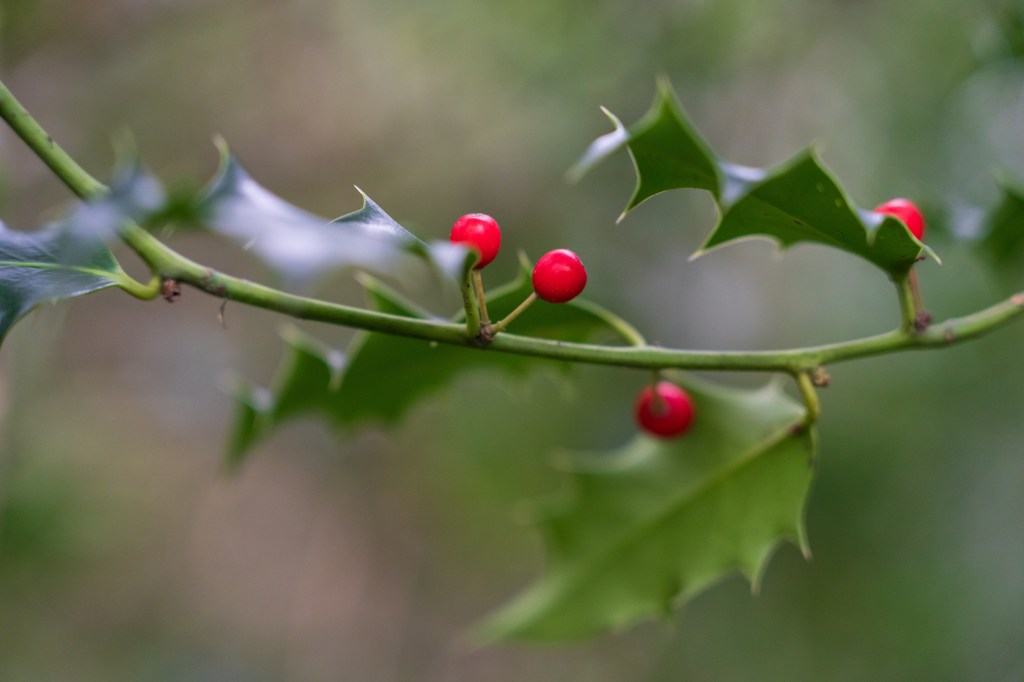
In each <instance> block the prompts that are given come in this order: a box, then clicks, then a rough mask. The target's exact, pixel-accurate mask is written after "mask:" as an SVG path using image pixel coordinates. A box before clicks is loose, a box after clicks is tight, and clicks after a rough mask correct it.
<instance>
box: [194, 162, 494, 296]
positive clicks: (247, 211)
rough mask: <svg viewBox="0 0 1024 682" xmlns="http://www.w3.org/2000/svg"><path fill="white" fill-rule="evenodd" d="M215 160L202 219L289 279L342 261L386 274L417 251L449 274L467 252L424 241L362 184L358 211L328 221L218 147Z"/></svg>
mask: <svg viewBox="0 0 1024 682" xmlns="http://www.w3.org/2000/svg"><path fill="white" fill-rule="evenodd" d="M222 153H223V156H222V160H221V168H220V171H219V172H218V175H217V177H216V178H215V179H214V181H213V183H212V184H211V186H210V188H209V189H208V190H207V192H206V195H205V196H204V197H203V198H202V200H201V202H200V213H201V215H202V221H203V223H204V224H205V225H206V226H207V227H208V228H209V229H211V230H212V231H214V232H216V233H218V234H221V235H224V236H226V237H229V238H230V239H233V240H235V241H237V242H240V243H241V244H242V245H243V246H244V248H245V249H247V250H251V251H252V252H253V253H255V254H256V255H257V256H258V257H259V258H260V259H261V260H263V261H264V262H265V263H266V264H267V265H269V266H270V267H271V268H273V269H274V270H275V271H277V272H278V273H280V274H282V275H283V276H285V277H287V278H289V279H291V280H293V281H306V280H310V279H313V278H315V277H317V276H319V275H321V274H324V273H326V272H329V271H332V270H337V269H341V268H345V267H355V268H360V269H367V270H371V271H374V272H378V273H387V274H394V273H397V272H400V271H402V270H403V269H405V268H407V267H409V265H410V263H411V262H412V261H414V260H415V258H414V257H417V256H418V257H419V258H421V259H424V260H426V261H427V262H428V263H429V264H430V265H431V266H433V267H435V268H437V269H439V270H441V271H443V272H444V273H446V274H447V275H449V276H451V277H452V278H458V276H459V274H460V272H461V271H462V269H463V267H464V263H465V262H466V261H467V260H468V259H470V258H473V257H475V256H472V255H471V253H472V252H471V251H470V250H469V249H465V248H463V247H459V246H455V245H451V244H448V243H447V242H445V243H443V244H427V243H425V242H423V241H421V240H420V239H418V238H417V237H416V236H415V235H413V234H412V233H411V232H409V231H408V230H406V229H405V228H404V227H402V226H401V225H399V224H398V223H397V222H395V221H394V220H393V219H392V218H391V216H389V215H388V214H387V213H385V212H384V210H383V209H381V207H380V206H378V205H377V204H376V203H375V202H374V201H373V200H372V199H370V197H368V196H366V194H365V193H363V191H362V190H359V188H358V187H357V188H356V189H357V190H358V191H359V193H360V194H361V195H362V197H363V206H362V208H360V209H359V210H358V211H354V212H353V213H349V214H347V215H344V216H341V217H340V218H337V219H335V220H333V221H328V220H326V219H324V218H321V217H319V216H316V215H313V214H312V213H308V212H306V211H304V210H302V209H300V208H297V207H296V206H293V205H292V204H289V203H288V202H286V201H284V200H283V199H281V198H280V197H278V196H276V195H274V194H272V193H270V192H269V191H267V190H266V189H265V188H263V187H262V186H261V185H259V184H258V183H257V182H256V181H255V180H253V179H252V177H251V176H250V175H249V174H248V173H247V172H246V171H245V169H244V168H242V166H241V165H240V164H239V163H238V161H237V159H235V157H233V156H231V155H230V154H229V153H228V152H227V151H226V150H222Z"/></svg>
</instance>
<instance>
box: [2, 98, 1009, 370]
mask: <svg viewBox="0 0 1024 682" xmlns="http://www.w3.org/2000/svg"><path fill="white" fill-rule="evenodd" d="M0 118H3V119H4V120H5V121H7V123H8V124H9V125H10V126H11V128H12V129H13V130H14V131H15V133H17V134H18V136H19V137H21V138H22V139H23V140H24V141H25V142H26V143H27V144H28V145H29V147H31V148H32V150H33V151H34V152H35V153H36V154H37V155H38V156H39V157H40V158H41V159H42V160H43V161H44V162H45V163H46V165H48V166H49V167H50V168H51V169H52V170H53V172H54V173H55V174H56V175H57V177H58V178H60V179H61V181H63V182H64V184H66V185H67V186H68V188H70V189H71V191H72V192H74V193H75V194H77V195H78V196H79V197H82V198H83V199H88V198H91V197H95V196H98V195H100V194H102V193H103V192H105V191H106V188H105V187H104V186H103V184H102V183H100V182H99V181H97V180H96V179H94V178H93V177H92V176H91V175H89V174H88V173H87V172H86V171H85V170H84V169H82V168H81V166H79V165H78V164H77V163H76V162H75V161H74V159H72V158H71V157H70V156H68V155H67V154H66V153H65V152H64V150H62V149H61V148H60V147H59V146H58V145H57V144H55V143H54V142H53V141H52V140H51V139H50V137H49V135H47V134H46V132H45V131H44V130H43V129H42V128H41V127H40V126H39V124H38V123H37V122H36V121H35V120H34V119H33V118H32V117H31V116H30V115H29V114H28V113H27V112H26V111H25V109H24V108H23V107H22V106H21V105H20V104H19V103H18V102H17V100H16V99H15V98H14V96H13V95H12V94H11V93H10V91H9V90H8V89H7V88H6V87H4V85H3V83H2V82H0ZM121 236H122V238H123V239H124V241H125V243H126V244H127V245H128V246H129V247H131V249H132V250H133V251H135V253H137V254H138V255H139V257H140V258H142V260H143V261H145V263H146V264H148V265H149V266H150V268H151V269H152V270H153V272H154V273H157V274H158V275H159V276H160V277H163V278H170V279H174V280H177V281H179V282H181V283H184V284H189V285H191V286H193V287H196V288H197V289H200V290H202V291H205V292H207V293H209V294H212V295H214V296H216V297H218V298H221V299H227V300H232V301H237V302H239V303H245V304H248V305H252V306H256V307H259V308H264V309H266V310H272V311H275V312H279V313H282V314H284V315H290V316H292V317H296V318H300V319H308V320H317V321H320V322H327V323H330V324H337V325H343V326H347V327H354V328H358V329H365V330H367V331H373V332H380V333H384V334H395V335H399V336H406V337H411V338H417V339H424V340H428V341H433V342H438V343H446V344H451V345H456V346H465V347H467V348H474V349H477V350H478V351H482V352H487V351H494V352H501V353H512V354H517V355H526V356H532V357H538V358H547V359H552V360H567V361H570V362H579V363H589V364H598V365H616V366H620V367H632V368H640V369H652V370H658V369H702V370H744V371H758V372H788V373H790V374H794V375H797V374H799V373H803V372H812V371H814V370H815V369H816V368H818V367H819V366H821V365H826V364H829V363H833V362H841V361H846V360H853V359H855V358H863V357H868V356H872V355H882V354H886V353H894V352H898V351H904V350H923V349H933V348H944V347H946V346H949V345H951V344H955V343H960V342H963V341H966V340H968V339H972V338H975V337H978V336H981V335H982V334H985V333H987V332H989V331H992V330H994V329H996V328H998V327H1000V326H1002V325H1004V324H1006V323H1008V322H1010V321H1011V320H1015V319H1017V318H1019V317H1022V316H1024V292H1022V293H1018V294H1014V295H1013V296H1011V297H1010V298H1008V299H1007V300H1005V301H1002V302H1001V303H997V304H995V305H993V306H990V307H989V308H985V309H984V310H981V311H978V312H976V313H973V314H971V315H967V316H964V317H960V318H955V319H951V320H947V321H945V322H943V323H937V324H933V325H932V326H931V327H929V328H928V329H927V330H925V331H922V332H920V333H916V334H915V333H913V325H912V324H911V325H909V326H908V325H907V324H906V322H907V321H908V320H910V319H911V318H910V317H908V315H907V313H906V312H904V325H903V327H902V328H900V329H897V330H894V331H891V332H887V333H885V334H879V335H877V336H869V337H866V338H861V339H854V340H850V341H843V342H840V343H833V344H825V345H821V346H810V347H806V348H794V349H788V350H778V351H750V352H738V351H727V352H719V351H686V350H673V349H668V348H658V347H653V346H649V345H647V344H646V343H643V342H642V338H641V337H639V335H637V334H633V335H630V337H627V340H628V341H631V342H633V343H634V344H635V345H632V346H605V345H596V344H585V343H570V342H566V341H554V340H550V339H541V338H532V337H523V336H516V335H514V334H501V335H500V336H497V337H495V338H494V339H493V340H492V341H491V342H490V343H488V344H483V345H482V344H480V343H479V341H478V340H477V339H476V338H475V337H470V336H467V333H466V332H467V327H466V325H462V324H456V323H452V322H443V321H437V320H432V319H421V318H411V317H403V316H400V315H391V314H388V313H382V312H377V311H372V310H364V309H362V308H354V307H351V306H345V305H340V304H337V303H330V302H327V301H321V300H317V299H313V298H307V297H304V296H296V295H294V294H289V293H286V292H283V291H279V290H277V289H273V288H271V287H267V286H264V285H262V284H257V283H255V282H250V281H248V280H244V279H240V278H238V277H232V276H231V275H227V274H223V273H220V272H217V271H215V270H213V269H211V268H208V267H206V266H204V265H201V264H199V263H196V262H195V261H192V260H190V259H188V258H186V257H185V256H182V255H181V254H179V253H177V252H176V251H174V250H173V249H171V248H170V247H168V246H167V245H165V244H163V243H162V242H160V241H159V240H158V239H156V237H154V236H153V235H151V234H149V233H148V232H146V231H145V230H143V229H142V228H141V227H139V226H138V225H131V224H130V225H127V226H126V227H125V228H124V229H123V231H122V232H121ZM897 286H898V287H899V289H900V293H901V299H900V300H901V308H906V309H907V310H911V311H912V310H913V303H912V301H911V302H910V307H909V308H907V307H906V304H905V303H903V295H904V293H906V294H907V295H908V296H909V295H910V293H909V290H906V291H905V287H906V286H907V285H906V282H905V281H904V282H903V283H902V284H901V283H900V282H897ZM128 289H132V290H133V291H134V293H135V294H136V295H137V294H139V293H143V294H144V296H143V298H145V297H149V294H150V292H151V291H152V289H151V285H139V286H138V288H134V287H131V286H130V285H129V287H128ZM130 293H132V291H130ZM507 320H508V318H506V321H507ZM503 322H505V321H503ZM499 324H501V323H499ZM496 326H497V325H496ZM637 341H640V343H636V342H637Z"/></svg>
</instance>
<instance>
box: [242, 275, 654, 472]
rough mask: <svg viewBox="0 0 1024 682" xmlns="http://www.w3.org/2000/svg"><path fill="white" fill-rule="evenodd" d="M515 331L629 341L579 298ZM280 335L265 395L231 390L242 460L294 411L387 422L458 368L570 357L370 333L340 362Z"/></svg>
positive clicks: (616, 322) (510, 367)
mask: <svg viewBox="0 0 1024 682" xmlns="http://www.w3.org/2000/svg"><path fill="white" fill-rule="evenodd" d="M527 265H528V264H524V267H523V269H522V270H521V271H520V273H519V275H518V277H517V278H516V279H515V280H514V281H513V282H511V283H510V284H508V285H506V286H504V287H501V288H499V289H496V290H495V291H494V292H492V293H491V295H490V296H489V297H488V301H487V307H488V310H489V312H490V313H491V316H492V318H493V319H500V318H501V317H503V316H505V315H506V314H508V313H509V312H510V311H511V310H512V309H513V308H515V307H516V306H517V305H518V304H519V303H521V302H522V301H523V299H525V298H526V297H527V296H528V295H529V294H530V293H531V292H532V290H533V289H532V286H531V284H530V276H529V268H528V267H527ZM362 281H363V283H364V285H365V286H366V288H367V291H368V292H369V295H370V298H371V300H372V303H373V305H374V307H375V308H376V309H377V310H380V311H382V312H387V313H391V314H395V315H404V316H407V317H419V318H424V319H429V318H432V317H434V316H432V315H430V314H429V313H427V312H426V311H424V310H422V309H420V308H418V307H417V306H416V305H415V304H413V303H410V302H409V301H407V300H405V299H403V298H402V297H401V296H400V295H398V294H396V293H395V292H393V291H391V290H389V289H388V288H387V287H385V286H384V285H383V284H381V283H380V282H378V281H376V280H374V279H372V278H369V277H364V278H363V279H362ZM434 319H437V318H434ZM459 319H461V318H459ZM513 328H514V329H515V331H516V332H517V333H520V334H524V335H530V336H535V337H541V338H550V339H560V340H563V341H586V340H597V339H600V340H605V341H609V342H612V343H614V342H623V341H629V340H630V339H631V338H636V333H635V332H634V331H632V330H629V328H628V325H626V323H625V322H623V321H622V320H620V319H619V318H617V317H615V316H614V315H612V314H611V313H609V312H608V311H606V310H604V309H602V308H600V307H598V306H596V305H593V304H591V303H587V302H585V301H580V300H579V299H577V300H574V301H571V302H569V303H564V304H560V305H552V304H546V303H543V302H540V303H537V304H535V305H534V306H533V307H531V308H530V309H529V310H527V311H526V312H525V313H523V314H522V315H521V316H520V317H519V318H518V319H516V321H515V323H514V325H513ZM624 330H625V331H624ZM505 333H508V332H505ZM284 337H285V343H286V345H287V351H286V356H285V360H284V362H283V363H282V366H281V369H280V371H279V372H278V374H277V376H276V378H275V380H274V382H273V384H272V387H271V389H270V391H269V393H268V394H267V398H266V399H264V398H263V397H258V398H254V396H262V394H259V393H257V392H256V389H253V388H252V387H250V386H248V385H245V384H242V385H239V386H238V387H236V390H235V391H234V393H235V396H236V399H237V401H238V407H237V409H236V420H235V428H234V430H233V435H232V439H231V442H230V444H229V459H234V460H236V461H239V460H240V459H241V457H242V456H243V454H244V452H245V451H246V450H247V449H248V448H249V447H250V446H251V445H252V444H253V443H254V442H255V441H256V440H257V439H258V437H259V436H260V435H262V434H263V433H266V432H267V431H268V430H269V429H271V428H273V427H274V426H276V425H277V424H279V423H281V422H282V421H284V420H286V419H289V418H291V417H293V416H298V415H302V414H308V413H313V412H320V413H321V414H323V415H325V416H327V417H328V418H329V419H330V420H331V421H332V422H334V423H335V425H337V426H339V427H348V426H351V425H354V424H358V423H361V422H364V421H378V422H386V423H390V422H394V421H396V420H398V419H399V418H400V417H401V416H402V415H403V414H404V413H405V412H406V411H407V410H408V409H409V408H410V407H412V406H413V405H414V404H415V403H416V402H417V401H418V400H420V399H422V398H423V397H424V396H425V395H428V394H430V393H432V392H435V391H438V390H440V389H442V388H443V387H445V386H447V385H448V384H450V383H451V382H452V381H454V380H455V379H456V378H457V377H458V376H459V375H460V374H462V373H464V372H468V371H472V370H477V369H491V370H500V371H503V372H505V373H507V374H511V375H524V374H526V373H527V372H528V371H530V370H531V369H535V368H538V367H554V368H558V369H561V370H568V369H569V368H570V367H571V365H570V364H569V363H563V362H557V363H556V362H548V363H542V362H538V361H537V360H536V359H535V358H528V357H524V356H520V355H510V354H503V353H496V352H487V351H482V350H474V349H470V348H464V347H459V346H449V345H445V344H435V343H432V342H429V341H422V340H419V339H409V338H405V337H401V336H392V335H388V334H375V333H368V332H361V333H360V334H359V335H358V336H357V337H356V338H355V339H354V340H353V342H352V344H351V347H350V349H349V352H348V354H347V360H346V359H345V358H344V357H343V356H342V354H341V353H339V352H338V351H333V350H331V349H328V348H326V347H324V346H322V345H321V344H319V343H318V342H316V341H315V340H313V339H311V338H310V337H308V336H307V335H305V334H303V333H301V332H299V331H298V330H296V329H290V330H288V331H286V332H285V335H284Z"/></svg>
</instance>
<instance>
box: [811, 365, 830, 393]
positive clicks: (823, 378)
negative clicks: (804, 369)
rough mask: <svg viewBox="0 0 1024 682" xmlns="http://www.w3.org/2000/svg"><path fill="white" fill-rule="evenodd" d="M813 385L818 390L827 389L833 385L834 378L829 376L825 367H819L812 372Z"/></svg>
mask: <svg viewBox="0 0 1024 682" xmlns="http://www.w3.org/2000/svg"><path fill="white" fill-rule="evenodd" d="M811 383H812V384H814V385H815V386H817V387H818V388H827V387H828V386H829V385H830V384H831V383H832V377H830V376H829V375H828V372H826V371H825V368H824V367H822V366H820V365H819V366H818V367H815V368H814V371H813V372H811Z"/></svg>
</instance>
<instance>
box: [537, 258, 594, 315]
mask: <svg viewBox="0 0 1024 682" xmlns="http://www.w3.org/2000/svg"><path fill="white" fill-rule="evenodd" d="M585 286H587V271H586V269H585V268H584V267H583V261H581V260H580V259H579V256H577V255H576V254H575V253H573V252H572V251H570V250H569V249H555V250H554V251H548V252H547V253H545V254H544V255H543V256H541V257H540V260H539V261H537V265H536V266H534V268H533V290H534V291H535V292H536V293H537V295H538V296H540V297H541V298H543V299H544V300H545V301H548V302H549V303H565V302H566V301H571V300H572V299H574V298H576V297H577V296H579V294H580V292H581V291H583V287H585Z"/></svg>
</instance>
